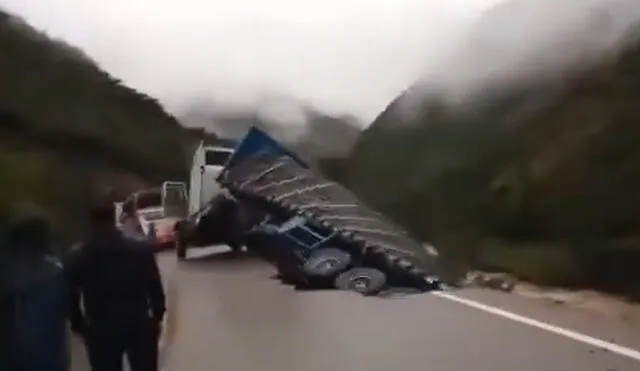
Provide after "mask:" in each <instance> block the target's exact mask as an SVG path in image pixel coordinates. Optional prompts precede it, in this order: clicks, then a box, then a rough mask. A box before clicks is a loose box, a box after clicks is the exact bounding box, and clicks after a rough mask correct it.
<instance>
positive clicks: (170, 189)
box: [162, 182, 189, 219]
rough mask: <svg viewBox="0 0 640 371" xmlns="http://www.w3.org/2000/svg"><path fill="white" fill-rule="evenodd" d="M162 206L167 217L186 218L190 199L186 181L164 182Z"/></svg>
mask: <svg viewBox="0 0 640 371" xmlns="http://www.w3.org/2000/svg"><path fill="white" fill-rule="evenodd" d="M162 206H163V208H164V214H165V215H164V216H165V218H179V219H182V218H185V217H186V216H187V214H188V209H189V200H188V197H187V186H186V184H185V183H184V182H164V183H163V184H162Z"/></svg>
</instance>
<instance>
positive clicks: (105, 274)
mask: <svg viewBox="0 0 640 371" xmlns="http://www.w3.org/2000/svg"><path fill="white" fill-rule="evenodd" d="M153 259H154V257H153V252H152V250H151V247H150V246H148V245H147V244H145V243H142V242H139V241H135V240H131V239H128V238H126V237H124V236H123V234H122V233H121V232H119V231H118V230H116V229H108V230H105V231H101V232H98V233H95V234H94V235H92V236H90V237H89V238H88V239H87V240H86V241H85V243H84V244H83V246H82V247H81V249H80V250H79V251H78V252H77V256H75V257H74V258H72V261H71V266H70V274H71V275H72V276H73V277H74V279H75V280H76V281H77V282H78V283H79V285H80V291H81V292H82V295H83V300H84V306H85V316H86V319H87V320H88V321H89V322H90V323H92V324H95V325H100V324H102V323H110V324H123V325H124V324H126V323H130V322H132V321H137V320H139V319H140V318H146V317H148V313H149V310H150V306H149V305H150V303H149V300H153V299H156V298H157V297H156V296H154V295H153V294H152V295H149V292H150V290H153V283H152V282H151V281H150V279H149V277H150V276H151V277H153V276H155V272H154V268H153V267H152V262H151V261H152V260H153ZM156 289H158V288H156ZM160 296H161V295H160V294H158V297H160ZM151 305H152V306H153V305H155V306H162V305H164V304H163V303H151Z"/></svg>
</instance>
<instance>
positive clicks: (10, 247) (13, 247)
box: [0, 201, 166, 371]
mask: <svg viewBox="0 0 640 371" xmlns="http://www.w3.org/2000/svg"><path fill="white" fill-rule="evenodd" d="M88 219H89V222H90V229H89V231H88V233H87V236H86V237H85V238H84V240H83V241H82V242H81V244H80V245H79V248H77V249H74V251H72V252H71V253H69V256H64V257H60V256H56V255H55V253H54V252H53V249H52V246H51V245H52V243H51V234H52V230H51V226H50V223H49V222H48V221H47V219H46V218H44V217H43V216H42V215H39V214H38V213H27V214H26V215H18V216H16V217H14V218H13V220H11V221H10V222H9V226H8V228H7V229H6V231H5V233H4V235H5V238H3V241H2V242H0V245H2V247H1V249H0V369H2V370H3V371H4V370H7V371H67V370H69V369H70V367H71V362H70V359H71V357H70V349H69V341H68V336H67V334H68V328H70V329H71V331H72V332H73V333H74V334H76V335H77V336H79V337H81V339H82V340H83V342H84V344H85V348H86V351H87V355H88V358H89V362H90V365H91V370H93V371H121V370H122V369H123V357H124V356H126V357H127V360H128V363H129V366H130V369H131V370H132V371H156V370H157V369H158V341H159V338H160V335H161V332H162V323H163V318H164V316H165V311H166V305H165V293H164V287H163V284H162V280H161V277H160V272H159V268H158V265H157V262H156V260H155V257H154V255H153V250H152V248H151V247H150V246H148V245H147V244H146V243H145V242H144V241H140V240H136V239H132V238H129V237H127V236H126V235H125V234H123V233H122V232H121V231H120V230H119V229H118V228H117V227H116V225H115V221H114V206H113V203H111V202H106V201H105V202H99V203H97V204H95V205H93V206H92V207H91V208H90V212H89V215H88Z"/></svg>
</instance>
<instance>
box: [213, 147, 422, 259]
mask: <svg viewBox="0 0 640 371" xmlns="http://www.w3.org/2000/svg"><path fill="white" fill-rule="evenodd" d="M218 180H219V181H220V183H221V184H222V185H223V186H224V187H226V188H227V189H228V190H229V191H230V192H231V193H232V194H234V195H235V196H236V197H239V198H244V199H255V200H262V201H265V202H267V203H268V204H271V205H276V206H277V207H278V208H281V209H283V210H286V211H288V212H290V213H292V214H294V213H295V214H300V215H303V216H305V217H306V218H307V219H308V220H311V221H312V222H314V223H318V224H319V225H321V226H323V227H327V228H330V229H332V230H334V231H337V232H338V233H339V234H340V236H341V237H342V238H343V239H345V240H347V241H349V242H353V243H355V244H357V245H358V246H361V248H362V249H364V250H363V252H369V251H374V252H384V253H386V254H388V255H394V256H398V257H402V258H407V259H410V260H411V261H414V262H416V263H428V261H429V260H430V259H429V256H428V254H427V253H426V251H425V250H424V249H423V247H422V245H421V244H420V243H419V242H417V241H416V240H414V239H412V238H411V237H410V236H409V234H408V233H407V232H406V231H405V230H403V229H402V228H400V227H399V226H397V225H396V224H394V223H393V222H391V221H390V220H388V219H387V218H386V217H384V216H383V215H381V214H380V213H378V212H375V211H374V210H372V209H371V208H369V207H367V206H366V205H365V204H364V203H363V202H361V201H360V200H359V199H358V198H357V197H356V196H355V195H354V194H353V193H352V192H351V191H349V190H348V189H347V188H345V187H343V186H341V185H340V184H338V183H336V182H332V181H329V180H327V179H325V178H323V177H322V176H320V175H319V174H318V173H317V172H315V171H314V170H312V169H310V168H308V167H306V166H305V165H304V164H302V163H301V162H300V161H299V160H297V159H296V158H293V157H291V156H288V155H286V154H273V153H261V154H255V155H253V156H248V157H245V158H243V159H242V160H240V161H236V162H235V163H233V164H230V166H228V167H227V169H226V171H225V172H224V173H223V174H222V176H221V177H220V178H219V179H218ZM420 265H423V264H420Z"/></svg>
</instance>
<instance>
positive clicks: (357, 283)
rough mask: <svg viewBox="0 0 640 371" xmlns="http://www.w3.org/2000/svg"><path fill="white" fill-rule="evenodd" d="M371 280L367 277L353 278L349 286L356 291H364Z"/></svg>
mask: <svg viewBox="0 0 640 371" xmlns="http://www.w3.org/2000/svg"><path fill="white" fill-rule="evenodd" d="M370 282H371V279H370V278H369V277H367V276H355V277H353V278H352V279H351V285H352V286H353V288H354V289H355V290H356V291H362V290H366V289H367V288H368V287H369V283H370Z"/></svg>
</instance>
